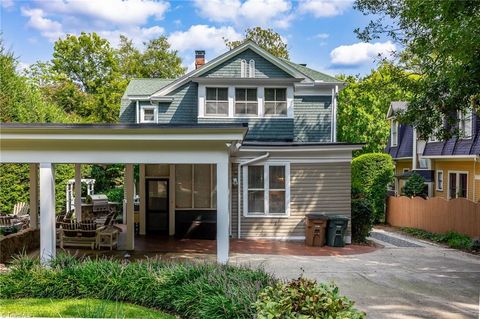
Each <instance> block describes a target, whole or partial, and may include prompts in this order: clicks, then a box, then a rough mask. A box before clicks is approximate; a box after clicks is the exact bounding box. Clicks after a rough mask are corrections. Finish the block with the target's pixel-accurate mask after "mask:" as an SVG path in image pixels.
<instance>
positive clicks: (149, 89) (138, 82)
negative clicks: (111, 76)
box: [124, 78, 174, 96]
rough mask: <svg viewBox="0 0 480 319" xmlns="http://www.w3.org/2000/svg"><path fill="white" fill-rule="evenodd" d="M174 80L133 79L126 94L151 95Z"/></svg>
mask: <svg viewBox="0 0 480 319" xmlns="http://www.w3.org/2000/svg"><path fill="white" fill-rule="evenodd" d="M173 81H174V79H160V78H145V79H131V80H130V82H129V83H128V86H127V88H126V90H125V94H124V96H150V95H152V94H153V93H155V92H157V91H158V90H160V89H161V88H163V87H165V86H166V85H168V84H170V83H172V82H173Z"/></svg>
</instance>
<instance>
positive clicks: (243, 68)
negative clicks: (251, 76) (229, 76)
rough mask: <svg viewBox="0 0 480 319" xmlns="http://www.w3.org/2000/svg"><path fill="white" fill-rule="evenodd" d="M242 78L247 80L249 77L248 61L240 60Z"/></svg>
mask: <svg viewBox="0 0 480 319" xmlns="http://www.w3.org/2000/svg"><path fill="white" fill-rule="evenodd" d="M240 77H241V78H246V77H247V61H246V60H240Z"/></svg>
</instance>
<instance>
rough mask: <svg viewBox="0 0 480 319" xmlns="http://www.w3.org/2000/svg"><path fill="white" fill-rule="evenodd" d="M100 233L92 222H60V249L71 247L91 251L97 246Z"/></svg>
mask: <svg viewBox="0 0 480 319" xmlns="http://www.w3.org/2000/svg"><path fill="white" fill-rule="evenodd" d="M100 231H101V228H99V227H97V224H96V223H95V222H93V221H84V222H81V223H78V222H76V221H72V222H61V223H60V229H59V235H60V248H62V249H63V248H64V247H65V246H73V247H89V248H90V249H92V250H93V249H95V248H96V246H97V243H98V234H99V233H100Z"/></svg>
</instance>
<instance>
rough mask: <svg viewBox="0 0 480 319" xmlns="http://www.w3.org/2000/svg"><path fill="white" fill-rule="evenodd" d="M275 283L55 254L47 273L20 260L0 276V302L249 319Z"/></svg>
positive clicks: (229, 273)
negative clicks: (122, 306)
mask: <svg viewBox="0 0 480 319" xmlns="http://www.w3.org/2000/svg"><path fill="white" fill-rule="evenodd" d="M274 283H275V280H274V279H273V277H272V276H270V275H268V274H267V273H265V272H264V271H262V270H251V269H249V268H246V267H233V266H224V265H218V264H209V263H189V262H184V263H179V262H172V261H158V260H146V261H139V262H132V263H121V262H118V261H114V260H106V259H100V260H91V259H86V260H83V261H77V260H75V259H74V258H72V257H70V256H65V255H61V254H60V255H59V256H58V257H57V258H55V259H54V260H53V261H52V263H51V268H45V267H41V266H40V263H39V261H38V259H28V258H25V257H24V258H19V259H16V260H15V261H14V263H13V264H12V266H11V267H10V271H9V272H7V273H3V274H0V298H53V299H65V298H94V299H102V300H112V301H121V302H129V303H133V304H137V305H141V306H146V307H150V308H158V309H162V310H164V311H167V312H173V313H176V314H178V315H180V316H181V317H183V318H191V319H195V318H212V319H214V318H218V319H220V318H253V317H254V316H255V309H254V308H253V307H252V304H253V303H254V302H255V301H256V300H257V297H258V295H259V293H260V291H261V290H262V289H264V288H265V287H267V286H269V285H273V284H274Z"/></svg>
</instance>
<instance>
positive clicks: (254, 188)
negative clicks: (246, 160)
mask: <svg viewBox="0 0 480 319" xmlns="http://www.w3.org/2000/svg"><path fill="white" fill-rule="evenodd" d="M243 176H244V181H243V182H244V183H243V185H244V193H243V196H244V197H243V200H244V201H243V205H244V216H248V217H285V216H288V214H289V197H290V166H289V164H288V163H287V164H277V163H267V164H265V165H252V166H244V171H243Z"/></svg>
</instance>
